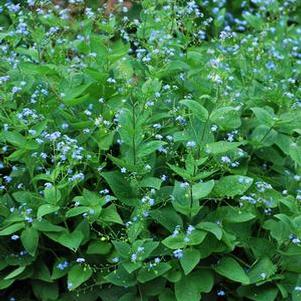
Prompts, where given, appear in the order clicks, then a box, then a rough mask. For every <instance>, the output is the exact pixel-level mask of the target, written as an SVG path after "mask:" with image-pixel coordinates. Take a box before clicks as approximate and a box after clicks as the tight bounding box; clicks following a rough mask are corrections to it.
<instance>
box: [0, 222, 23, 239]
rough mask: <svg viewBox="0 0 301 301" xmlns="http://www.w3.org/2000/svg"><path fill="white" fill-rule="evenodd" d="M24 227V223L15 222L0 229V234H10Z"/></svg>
mask: <svg viewBox="0 0 301 301" xmlns="http://www.w3.org/2000/svg"><path fill="white" fill-rule="evenodd" d="M24 227H25V224H24V223H16V224H13V225H11V226H8V227H6V228H4V229H3V230H1V231H0V236H6V235H11V234H13V233H15V232H17V231H19V230H21V229H23V228H24Z"/></svg>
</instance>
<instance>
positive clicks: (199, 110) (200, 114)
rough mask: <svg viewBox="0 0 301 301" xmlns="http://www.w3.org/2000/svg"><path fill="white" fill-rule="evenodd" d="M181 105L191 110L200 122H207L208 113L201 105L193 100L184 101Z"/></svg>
mask: <svg viewBox="0 0 301 301" xmlns="http://www.w3.org/2000/svg"><path fill="white" fill-rule="evenodd" d="M180 104H182V105H184V106H186V107H188V108H189V110H190V111H192V113H193V115H194V116H195V117H196V118H197V119H199V120H200V121H203V122H205V121H206V120H207V119H208V111H207V109H206V108H204V107H203V106H202V105H201V104H200V103H198V102H197V101H195V100H192V99H183V100H181V101H180Z"/></svg>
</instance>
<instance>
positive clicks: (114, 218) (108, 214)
mask: <svg viewBox="0 0 301 301" xmlns="http://www.w3.org/2000/svg"><path fill="white" fill-rule="evenodd" d="M99 218H100V220H101V221H102V222H108V223H115V224H120V225H123V221H122V219H121V217H120V215H119V213H118V211H117V208H116V206H115V205H110V206H108V207H106V208H103V209H102V212H101V215H100V217H99Z"/></svg>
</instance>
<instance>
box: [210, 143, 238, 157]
mask: <svg viewBox="0 0 301 301" xmlns="http://www.w3.org/2000/svg"><path fill="white" fill-rule="evenodd" d="M242 144H243V142H226V141H218V142H212V143H208V144H206V146H205V152H206V153H207V154H212V155H218V154H223V153H226V152H229V151H232V150H235V149H237V148H238V147H239V146H240V145H242Z"/></svg>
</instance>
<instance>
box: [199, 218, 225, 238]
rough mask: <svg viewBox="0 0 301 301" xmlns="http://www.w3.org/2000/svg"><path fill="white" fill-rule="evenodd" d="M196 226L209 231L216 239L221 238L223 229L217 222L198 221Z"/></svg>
mask: <svg viewBox="0 0 301 301" xmlns="http://www.w3.org/2000/svg"><path fill="white" fill-rule="evenodd" d="M196 228H197V229H201V230H205V231H208V232H211V233H212V234H213V235H214V236H215V237H216V238H217V239H218V240H221V239H222V236H223V231H222V229H221V227H220V226H219V225H218V224H215V223H211V222H200V223H198V224H197V225H196Z"/></svg>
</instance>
